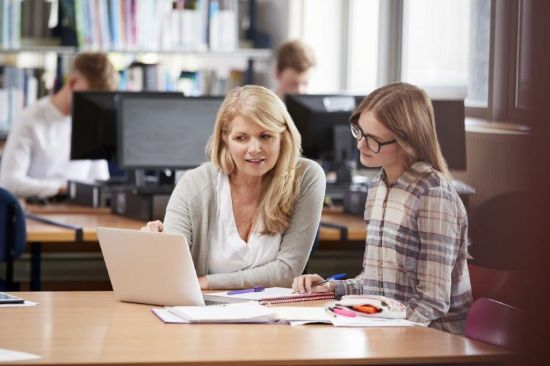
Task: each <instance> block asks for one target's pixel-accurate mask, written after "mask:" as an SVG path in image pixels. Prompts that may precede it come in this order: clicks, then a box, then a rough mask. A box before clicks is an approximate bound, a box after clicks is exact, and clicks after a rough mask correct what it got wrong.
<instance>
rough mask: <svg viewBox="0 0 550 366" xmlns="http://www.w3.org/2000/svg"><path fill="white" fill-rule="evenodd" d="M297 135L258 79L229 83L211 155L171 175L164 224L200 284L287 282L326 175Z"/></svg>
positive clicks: (157, 226)
mask: <svg viewBox="0 0 550 366" xmlns="http://www.w3.org/2000/svg"><path fill="white" fill-rule="evenodd" d="M300 143H301V138H300V134H299V132H298V130H297V129H296V126H295V125H294V122H293V121H292V119H291V117H290V116H289V114H288V112H287V111H286V108H285V106H284V104H283V103H282V101H281V100H280V99H279V98H278V97H277V96H276V95H275V94H274V93H273V92H271V91H269V90H268V89H266V88H263V87H260V86H252V85H249V86H244V87H240V88H236V89H233V90H232V91H231V92H230V93H229V94H228V95H227V97H226V98H225V100H224V102H223V104H222V105H221V107H220V110H219V111H218V115H217V118H216V124H215V126H214V132H213V134H212V136H211V139H210V142H209V146H208V147H207V153H208V155H209V158H210V162H208V163H205V164H203V165H201V166H200V167H198V168H196V169H193V170H191V171H188V172H186V173H185V174H184V175H183V177H182V178H181V180H180V181H179V182H178V184H177V186H176V188H175V189H174V192H173V193H172V196H171V197H170V201H169V202H168V206H167V208H166V216H165V218H164V224H162V223H161V222H159V221H155V222H149V223H148V224H147V226H146V227H144V228H143V229H142V230H147V231H165V232H172V233H182V234H184V235H185V237H186V238H187V240H188V242H189V245H190V247H191V253H192V256H193V261H194V263H195V267H196V270H197V274H198V276H199V283H200V285H201V288H202V289H209V288H210V289H228V288H245V287H252V286H285V287H290V285H291V284H292V279H293V278H294V277H295V276H298V275H300V274H301V273H302V271H303V269H304V267H305V264H306V261H307V259H308V257H309V253H310V250H311V246H312V244H313V240H314V238H315V234H316V232H317V227H318V225H319V220H320V217H321V210H322V203H323V197H324V194H325V186H326V182H325V175H324V172H323V170H322V169H321V167H320V166H319V165H318V164H317V163H315V162H313V161H311V160H307V159H303V158H300V149H301V147H300Z"/></svg>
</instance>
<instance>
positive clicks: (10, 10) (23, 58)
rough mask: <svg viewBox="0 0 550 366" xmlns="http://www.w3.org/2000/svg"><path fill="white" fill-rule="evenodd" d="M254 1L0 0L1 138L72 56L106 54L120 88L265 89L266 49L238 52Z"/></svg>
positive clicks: (196, 92)
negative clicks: (245, 15) (245, 19)
mask: <svg viewBox="0 0 550 366" xmlns="http://www.w3.org/2000/svg"><path fill="white" fill-rule="evenodd" d="M254 2H255V0H185V1H182V0H108V1H107V0H105V1H103V0H62V1H59V2H50V1H47V0H32V1H21V0H0V139H1V138H2V135H4V136H5V135H6V134H7V132H8V131H9V128H10V126H11V124H12V123H13V120H14V119H16V118H17V113H19V111H20V110H22V109H24V108H25V107H26V106H28V105H30V104H32V103H33V102H34V101H35V100H36V99H38V98H40V97H42V96H44V95H47V94H48V93H51V91H52V90H53V88H54V85H56V84H58V83H59V80H60V78H61V77H62V75H66V73H67V72H68V65H70V62H71V59H72V58H73V57H74V55H76V54H77V53H78V52H89V51H101V52H105V53H108V54H109V57H110V58H111V61H113V64H114V65H115V67H116V68H117V70H119V72H120V76H121V77H120V80H121V82H120V84H119V89H120V90H134V91H137V90H159V91H173V90H179V91H183V92H184V93H185V94H187V95H211V94H215V95H219V94H225V93H226V92H227V91H228V90H229V89H231V88H232V87H234V86H236V85H242V84H249V83H255V84H260V85H261V84H265V82H266V81H267V80H268V78H269V77H268V76H267V75H268V73H270V72H271V68H272V58H273V52H272V50H271V49H268V48H263V49H256V48H240V47H239V45H240V44H245V45H246V41H245V42H243V39H239V35H240V36H241V37H242V35H243V31H242V29H240V26H239V25H240V24H243V23H246V22H242V19H241V17H242V13H243V11H246V10H247V9H249V4H252V3H254ZM55 4H57V5H55ZM54 5H55V6H58V8H57V9H56V8H55V7H54ZM52 13H57V16H58V24H57V26H56V27H54V28H53V31H52V30H51V29H50V28H51V24H50V26H48V22H50V21H51V19H50V18H51V15H52ZM37 14H39V15H37ZM249 16H252V17H253V16H254V15H253V14H250V15H249ZM31 28H32V29H31ZM51 32H54V34H55V38H52V37H51ZM151 73H153V74H158V75H153V77H151ZM136 78H137V79H139V78H141V80H138V81H137V82H136V81H135V80H136ZM29 80H30V82H31V84H30V86H29V85H28V84H27V83H28V81H29ZM151 80H152V81H151ZM37 90H38V94H37V93H36V91H37Z"/></svg>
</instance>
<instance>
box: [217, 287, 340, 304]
mask: <svg viewBox="0 0 550 366" xmlns="http://www.w3.org/2000/svg"><path fill="white" fill-rule="evenodd" d="M208 297H209V299H214V298H216V297H223V298H232V299H242V300H252V301H259V302H260V304H261V305H274V304H288V303H294V302H302V301H315V300H331V299H334V298H335V295H334V292H318V293H312V294H297V293H293V292H292V289H291V288H284V287H268V288H266V289H265V290H264V291H261V292H250V293H244V294H236V295H229V294H228V293H227V292H226V291H224V292H214V293H209V294H208Z"/></svg>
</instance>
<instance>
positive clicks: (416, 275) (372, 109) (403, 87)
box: [293, 83, 472, 333]
mask: <svg viewBox="0 0 550 366" xmlns="http://www.w3.org/2000/svg"><path fill="white" fill-rule="evenodd" d="M350 122H351V132H352V134H353V136H354V137H355V138H356V139H357V148H358V149H359V151H360V154H361V163H362V164H363V165H365V166H368V167H382V169H381V171H380V173H379V174H378V176H377V177H376V178H374V179H373V180H372V181H371V182H370V184H369V191H368V197H367V202H366V205H365V216H364V217H365V223H366V225H367V240H366V250H365V257H364V260H363V267H364V268H363V272H362V273H361V274H360V275H359V276H357V277H356V278H354V279H350V280H343V281H329V282H326V283H324V284H322V285H319V286H315V284H316V283H318V282H320V281H322V280H323V278H322V277H320V276H318V275H306V276H300V277H297V278H296V279H295V280H294V282H293V288H294V289H295V290H296V291H299V292H310V291H313V292H318V291H327V290H334V291H336V293H337V295H346V294H363V293H365V294H377V295H385V296H388V297H391V298H394V299H397V300H399V301H401V302H403V303H404V304H406V305H407V318H408V319H409V320H412V321H414V322H418V323H422V324H424V325H429V326H431V327H434V328H438V329H442V330H445V331H448V332H452V333H462V332H463V325H464V320H465V319H466V315H467V314H468V310H469V308H470V305H471V301H472V295H471V289H470V278H469V275H468V267H467V263H466V258H467V246H468V237H467V232H468V224H467V217H466V210H465V209H464V206H463V204H462V201H461V200H460V198H459V196H458V194H457V193H456V192H455V190H454V189H453V186H452V184H451V180H450V175H449V173H448V170H447V164H446V163H445V160H444V159H443V156H442V155H441V151H440V148H439V143H438V141H437V137H436V133H435V127H434V116H433V109H432V105H431V102H430V100H429V98H428V96H427V95H426V93H425V92H424V91H423V90H421V89H419V88H417V87H415V86H413V85H410V84H405V83H395V84H390V85H387V86H384V87H382V88H380V89H377V90H375V91H374V92H372V93H371V94H370V95H369V96H367V97H366V98H365V99H364V100H363V101H362V102H361V104H360V105H359V106H358V107H357V109H356V110H355V112H354V113H353V115H352V117H351V119H350Z"/></svg>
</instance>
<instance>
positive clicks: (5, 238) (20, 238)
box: [0, 188, 27, 282]
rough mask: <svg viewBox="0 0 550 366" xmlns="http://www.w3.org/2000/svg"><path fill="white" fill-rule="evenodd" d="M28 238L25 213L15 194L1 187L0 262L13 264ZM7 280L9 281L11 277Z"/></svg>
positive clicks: (21, 252)
mask: <svg viewBox="0 0 550 366" xmlns="http://www.w3.org/2000/svg"><path fill="white" fill-rule="evenodd" d="M26 240H27V230H26V226H25V213H24V212H23V209H22V208H21V205H20V204H19V202H18V201H17V199H16V198H15V196H14V195H13V194H11V193H10V192H8V191H6V190H5V189H3V188H0V262H8V263H9V264H11V265H13V261H14V260H15V259H17V258H19V257H20V256H21V254H23V251H24V250H25V243H26ZM10 262H11V263H10ZM10 267H11V266H10V265H8V267H7V271H8V272H9V271H10V269H11V271H12V273H11V275H13V267H11V268H10ZM7 277H10V273H8V274H7ZM6 280H7V281H8V282H9V281H10V280H11V278H7V279H6Z"/></svg>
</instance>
